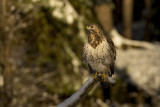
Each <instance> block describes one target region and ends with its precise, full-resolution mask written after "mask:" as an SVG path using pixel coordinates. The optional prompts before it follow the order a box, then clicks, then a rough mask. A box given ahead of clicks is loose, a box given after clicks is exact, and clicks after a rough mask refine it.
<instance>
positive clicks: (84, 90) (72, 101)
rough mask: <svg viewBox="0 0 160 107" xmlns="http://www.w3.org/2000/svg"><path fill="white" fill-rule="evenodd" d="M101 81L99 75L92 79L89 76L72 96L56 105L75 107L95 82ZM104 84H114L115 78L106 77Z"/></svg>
mask: <svg viewBox="0 0 160 107" xmlns="http://www.w3.org/2000/svg"><path fill="white" fill-rule="evenodd" d="M99 81H102V78H101V77H98V78H97V79H94V78H92V77H89V78H88V80H87V81H86V82H85V83H84V84H83V86H82V87H81V88H80V89H79V90H78V91H77V92H76V93H74V94H73V95H72V96H70V97H69V98H68V99H66V100H65V101H64V102H62V103H60V104H58V105H57V107H75V106H76V105H77V104H78V103H80V102H81V101H82V100H83V99H84V98H85V96H86V95H87V94H88V93H89V92H90V91H91V89H92V88H93V87H94V85H95V84H96V83H98V82H99ZM106 84H108V85H109V86H113V85H115V84H116V82H115V80H113V78H112V77H109V78H107V80H106Z"/></svg>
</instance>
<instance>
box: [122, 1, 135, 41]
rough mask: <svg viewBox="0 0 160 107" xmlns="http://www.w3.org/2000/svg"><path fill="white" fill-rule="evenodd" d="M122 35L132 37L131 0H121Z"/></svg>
mask: <svg viewBox="0 0 160 107" xmlns="http://www.w3.org/2000/svg"><path fill="white" fill-rule="evenodd" d="M122 8H123V10H122V12H123V35H124V36H125V37H126V38H128V39H131V38H132V17H133V0H123V6H122Z"/></svg>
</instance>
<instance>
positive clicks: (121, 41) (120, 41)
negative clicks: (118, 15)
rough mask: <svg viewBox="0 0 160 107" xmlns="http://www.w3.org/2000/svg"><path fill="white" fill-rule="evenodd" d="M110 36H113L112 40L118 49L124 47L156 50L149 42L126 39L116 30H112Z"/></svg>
mask: <svg viewBox="0 0 160 107" xmlns="http://www.w3.org/2000/svg"><path fill="white" fill-rule="evenodd" d="M110 35H111V36H112V40H113V42H114V44H115V46H116V47H118V48H122V47H123V46H124V45H127V46H133V47H141V48H146V49H153V48H154V45H153V44H151V43H149V42H144V41H137V40H130V39H126V38H124V37H123V36H121V35H120V34H119V33H118V31H117V30H116V29H112V30H111V32H110Z"/></svg>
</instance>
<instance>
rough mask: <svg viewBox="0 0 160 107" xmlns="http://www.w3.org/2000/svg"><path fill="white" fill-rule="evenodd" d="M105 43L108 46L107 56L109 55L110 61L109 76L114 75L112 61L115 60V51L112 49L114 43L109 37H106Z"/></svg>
mask: <svg viewBox="0 0 160 107" xmlns="http://www.w3.org/2000/svg"><path fill="white" fill-rule="evenodd" d="M106 39H107V42H108V44H109V48H110V51H109V55H110V57H111V58H110V60H111V64H110V70H111V75H112V74H114V61H115V60H116V50H115V47H114V43H113V41H112V40H111V39H110V37H109V36H108V37H107V38H106Z"/></svg>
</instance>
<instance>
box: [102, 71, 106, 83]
mask: <svg viewBox="0 0 160 107" xmlns="http://www.w3.org/2000/svg"><path fill="white" fill-rule="evenodd" d="M102 79H103V80H104V82H105V81H106V79H107V75H106V74H105V72H103V74H102Z"/></svg>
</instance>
